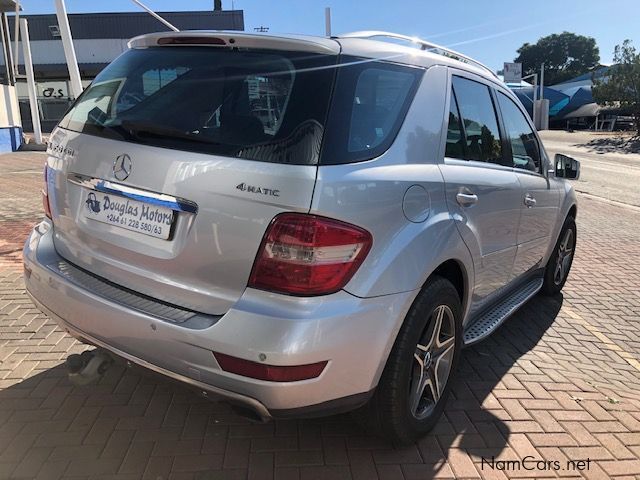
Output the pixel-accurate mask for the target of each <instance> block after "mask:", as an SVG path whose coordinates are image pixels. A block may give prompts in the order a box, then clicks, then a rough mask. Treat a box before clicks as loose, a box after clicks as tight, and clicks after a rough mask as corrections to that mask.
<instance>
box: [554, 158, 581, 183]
mask: <svg viewBox="0 0 640 480" xmlns="http://www.w3.org/2000/svg"><path fill="white" fill-rule="evenodd" d="M555 164H556V169H555V172H556V177H558V178H566V179H567V180H578V179H579V178H580V162H579V161H578V160H576V159H575V158H571V157H568V156H567V155H562V154H561V153H556V157H555Z"/></svg>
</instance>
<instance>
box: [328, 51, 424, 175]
mask: <svg viewBox="0 0 640 480" xmlns="http://www.w3.org/2000/svg"><path fill="white" fill-rule="evenodd" d="M422 74H423V70H422V69H420V68H415V67H409V66H403V65H396V64H391V63H385V62H377V61H371V60H366V59H360V58H353V57H343V60H342V65H341V66H340V68H339V69H338V75H337V79H336V88H335V93H334V98H333V102H332V106H331V112H330V114H329V122H328V123H329V125H330V127H329V130H328V132H327V134H326V135H325V140H324V145H323V153H322V163H323V164H336V163H350V162H357V161H361V160H368V159H370V158H374V157H377V156H379V155H381V154H382V153H383V152H384V151H386V150H387V149H388V148H389V146H390V145H391V143H393V140H394V139H395V137H396V135H397V133H398V130H399V129H400V126H401V125H402V121H403V120H404V117H405V115H406V113H407V110H408V109H409V106H410V105H411V100H412V99H413V96H414V94H415V91H416V88H417V86H418V80H419V79H420V78H421V76H422Z"/></svg>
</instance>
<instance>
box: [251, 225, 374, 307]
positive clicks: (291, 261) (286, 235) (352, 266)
mask: <svg viewBox="0 0 640 480" xmlns="http://www.w3.org/2000/svg"><path fill="white" fill-rule="evenodd" d="M371 243H372V238H371V234H370V233H369V232H367V231H366V230H364V229H362V228H360V227H356V226H355V225H351V224H348V223H344V222H341V221H338V220H333V219H330V218H324V217H318V216H315V215H307V214H301V213H284V214H281V215H278V216H277V217H276V218H275V219H274V220H273V221H272V222H271V225H270V226H269V228H268V230H267V232H266V234H265V237H264V239H263V240H262V245H261V246H260V250H259V251H258V255H257V257H256V260H255V262H254V265H253V270H252V272H251V276H250V278H249V286H250V287H253V288H259V289H262V290H269V291H273V292H281V293H287V294H292V295H307V296H309V295H326V294H329V293H334V292H337V291H338V290H340V289H341V288H342V287H344V286H345V285H346V284H347V282H348V281H349V280H350V279H351V277H352V276H353V274H354V273H355V272H356V270H357V269H358V267H360V265H361V264H362V262H363V261H364V259H365V257H366V256H367V253H368V252H369V249H370V248H371Z"/></svg>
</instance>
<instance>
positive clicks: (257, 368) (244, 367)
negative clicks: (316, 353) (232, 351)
mask: <svg viewBox="0 0 640 480" xmlns="http://www.w3.org/2000/svg"><path fill="white" fill-rule="evenodd" d="M213 355H214V356H215V357H216V360H217V361H218V363H219V364H220V367H221V368H222V369H223V370H224V371H225V372H229V373H235V374H236V375H242V376H243V377H250V378H256V379H258V380H267V381H269V382H297V381H299V380H309V379H310V378H316V377H318V376H320V374H321V373H322V371H323V370H324V367H326V365H327V362H326V361H324V362H318V363H310V364H308V365H293V366H290V367H283V366H280V365H265V364H263V363H258V362H251V361H249V360H244V359H242V358H237V357H232V356H230V355H225V354H224V353H217V352H214V353H213Z"/></svg>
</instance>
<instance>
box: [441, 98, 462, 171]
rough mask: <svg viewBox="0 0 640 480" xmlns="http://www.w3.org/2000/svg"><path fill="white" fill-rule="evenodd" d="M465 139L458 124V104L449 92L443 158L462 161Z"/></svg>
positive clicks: (460, 125)
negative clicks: (445, 144) (449, 98)
mask: <svg viewBox="0 0 640 480" xmlns="http://www.w3.org/2000/svg"><path fill="white" fill-rule="evenodd" d="M464 147H465V139H464V132H463V131H462V124H461V123H460V113H459V112H458V103H457V102H456V95H455V94H454V93H453V90H451V101H450V103H449V126H448V127H447V146H446V149H445V153H444V155H445V157H449V158H459V159H460V160H464V159H465V156H464Z"/></svg>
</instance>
